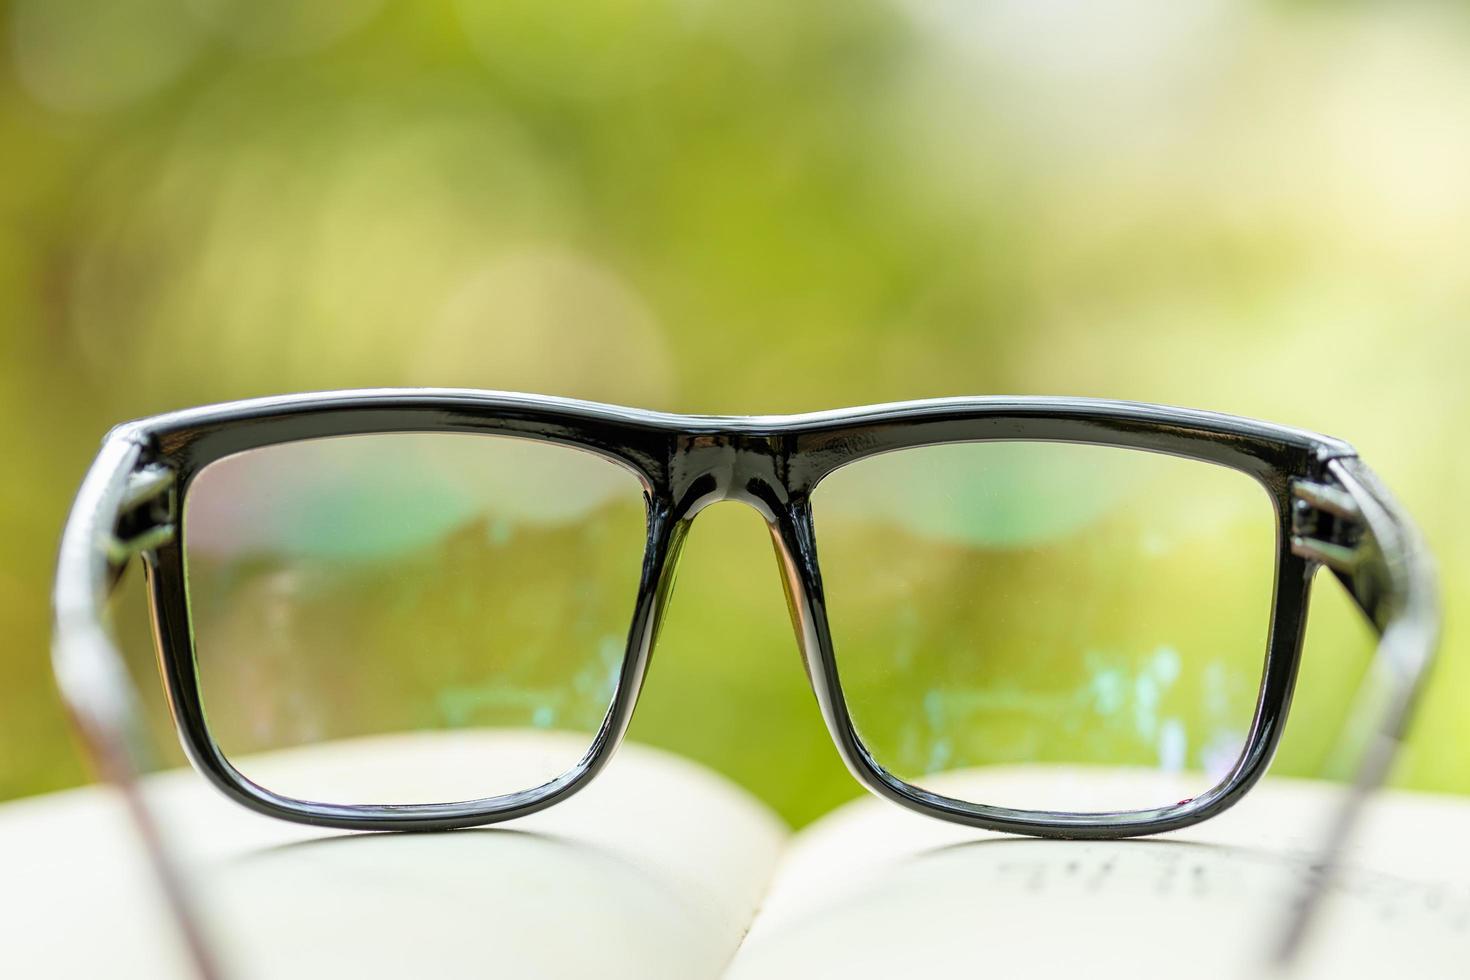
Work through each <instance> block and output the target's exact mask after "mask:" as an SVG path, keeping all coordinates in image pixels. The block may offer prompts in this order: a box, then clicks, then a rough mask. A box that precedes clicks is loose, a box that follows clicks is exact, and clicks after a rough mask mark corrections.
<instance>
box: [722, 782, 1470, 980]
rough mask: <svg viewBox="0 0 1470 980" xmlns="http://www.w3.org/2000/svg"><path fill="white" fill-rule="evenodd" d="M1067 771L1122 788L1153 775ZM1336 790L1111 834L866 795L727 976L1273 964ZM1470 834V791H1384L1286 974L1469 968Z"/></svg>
mask: <svg viewBox="0 0 1470 980" xmlns="http://www.w3.org/2000/svg"><path fill="white" fill-rule="evenodd" d="M1037 778H1038V774H1036V773H1035V772H1029V773H1026V772H1015V771H1005V770H1000V771H992V772H990V773H988V774H986V775H972V776H957V777H947V779H946V788H947V790H948V791H949V792H950V793H951V794H953V795H960V796H964V794H965V793H967V792H972V793H981V794H983V795H982V796H980V797H972V798H989V799H1004V798H1006V796H1007V795H1011V796H1012V798H1014V791H1016V790H1017V789H1022V790H1025V791H1034V790H1035V789H1036V779H1037ZM1067 778H1068V779H1069V780H1071V781H1072V782H1071V785H1072V787H1073V788H1075V785H1076V783H1075V780H1077V779H1084V780H1086V779H1095V780H1105V781H1106V785H1102V786H1099V787H1098V788H1099V792H1100V793H1101V794H1103V795H1106V794H1107V793H1109V792H1117V793H1119V794H1121V797H1122V798H1127V797H1128V796H1130V795H1132V794H1133V792H1134V788H1133V787H1130V786H1129V785H1128V783H1129V782H1130V781H1131V782H1135V783H1137V782H1147V781H1148V780H1149V779H1150V777H1149V776H1147V775H1140V774H1138V773H1117V774H1109V773H1107V772H1106V771H1104V772H1102V773H1086V772H1083V773H1075V772H1074V773H1072V774H1071V775H1070V776H1068V777H1067ZM1012 783H1014V784H1015V785H1008V784H1012ZM1019 783H1025V785H1024V786H1020V785H1019ZM1340 793H1341V788H1340V787H1335V786H1331V785H1328V784H1315V783H1304V782H1291V781H1278V780H1267V781H1265V782H1264V783H1262V784H1260V785H1259V786H1257V787H1256V788H1255V789H1254V790H1252V791H1251V793H1250V794H1248V795H1247V796H1246V798H1245V799H1244V800H1242V801H1241V802H1240V803H1239V804H1238V805H1237V806H1236V807H1234V808H1233V809H1232V810H1230V811H1228V812H1227V813H1225V814H1223V815H1221V816H1219V817H1216V818H1214V819H1212V820H1209V821H1206V822H1205V823H1203V824H1200V825H1198V826H1197V827H1194V828H1191V829H1189V830H1185V831H1180V832H1176V833H1174V834H1170V835H1166V836H1163V837H1159V838H1150V839H1144V840H1132V841H1106V842H1086V841H1041V840H1033V839H1025V838H1017V837H1009V836H1005V835H1000V834H990V833H986V832H983V831H975V830H969V829H966V828H964V827H959V826H955V825H952V824H946V823H942V822H940V821H937V820H930V819H925V818H924V817H922V816H919V815H917V814H913V813H910V812H907V811H905V810H903V809H901V808H899V807H896V806H894V805H893V804H891V803H888V802H886V801H882V800H878V799H866V800H860V801H857V802H855V803H852V804H849V805H848V806H846V807H843V808H842V809H840V810H838V811H836V812H835V813H833V814H831V815H829V816H828V817H826V818H824V819H823V820H821V821H819V822H818V823H816V824H814V825H812V826H811V827H808V828H806V829H805V830H803V831H802V832H801V833H799V834H798V835H797V837H796V838H795V840H794V841H793V843H792V845H791V847H790V849H789V851H788V854H787V857H786V859H785V860H784V861H783V863H782V867H781V870H780V871H779V872H778V874H777V879H776V883H775V885H774V886H773V888H772V890H771V892H770V893H769V894H768V896H767V899H766V902H765V903H764V904H763V907H762V909H761V911H760V913H759V914H758V916H757V918H756V922H755V924H754V926H753V928H752V930H751V933H750V935H749V936H747V938H746V941H745V943H744V944H743V945H742V947H741V950H740V952H739V953H738V954H737V956H736V959H735V961H734V963H733V964H732V967H731V969H730V970H729V972H728V974H727V977H728V978H729V980H752V978H783V977H816V976H840V977H843V978H867V977H874V978H877V977H884V978H892V977H904V976H915V975H922V974H924V973H925V972H927V971H933V972H934V973H935V975H941V976H971V975H982V974H988V975H993V976H1002V977H1029V978H1041V980H1045V978H1051V977H1056V978H1063V977H1066V978H1071V977H1075V976H1085V977H1088V978H1089V980H1110V978H1119V980H1121V978H1128V980H1137V978H1138V977H1140V976H1143V977H1155V976H1157V977H1165V976H1188V977H1190V978H1191V980H1195V978H1199V980H1208V978H1225V977H1230V978H1236V977H1261V976H1267V975H1269V974H1268V969H1267V967H1268V957H1267V952H1268V948H1269V944H1270V942H1271V940H1272V939H1274V938H1275V937H1277V936H1278V935H1279V933H1280V929H1281V925H1282V918H1283V916H1284V913H1285V910H1286V908H1287V906H1288V903H1289V902H1290V901H1291V900H1293V899H1294V898H1295V897H1296V896H1297V895H1299V894H1300V892H1301V887H1302V881H1303V875H1304V874H1306V873H1307V872H1306V870H1305V869H1306V868H1307V865H1308V863H1309V862H1310V860H1311V857H1312V856H1313V855H1314V854H1315V850H1314V848H1315V844H1316V840H1317V834H1318V832H1319V830H1320V828H1321V827H1322V826H1323V825H1324V821H1325V819H1326V814H1327V813H1328V812H1329V811H1330V807H1331V806H1332V805H1333V804H1334V803H1335V802H1336V801H1337V800H1338V798H1339V794H1340ZM1133 798H1135V799H1136V798H1138V796H1136V795H1133ZM1143 798H1150V797H1149V796H1148V795H1147V791H1145V794H1144V796H1143ZM1467 833H1470V801H1465V800H1462V799H1458V798H1450V797H1433V796H1426V795H1416V794H1405V793H1392V794H1384V795H1383V796H1382V797H1381V798H1380V799H1379V800H1377V801H1376V802H1375V803H1374V804H1373V805H1372V809H1371V812H1370V815H1369V817H1368V819H1367V821H1366V826H1365V827H1364V828H1363V833H1362V834H1361V835H1360V836H1359V838H1358V841H1357V844H1356V846H1355V848H1354V850H1353V852H1352V853H1351V854H1350V855H1349V865H1350V867H1349V868H1348V870H1347V872H1346V873H1345V874H1344V876H1343V879H1342V884H1341V886H1340V887H1338V888H1336V889H1334V891H1333V894H1332V897H1331V900H1330V904H1329V905H1328V906H1327V907H1326V909H1325V914H1324V915H1323V916H1322V917H1321V919H1320V921H1319V923H1318V926H1319V928H1317V929H1316V930H1315V931H1314V933H1313V935H1312V941H1311V943H1310V945H1309V946H1308V947H1307V948H1306V949H1305V950H1304V955H1303V956H1302V957H1301V959H1300V961H1299V962H1298V964H1297V969H1296V970H1295V971H1293V972H1291V973H1290V974H1288V975H1290V976H1301V977H1311V978H1328V977H1331V978H1334V980H1351V978H1356V977H1381V976H1402V977H1415V978H1420V977H1424V978H1433V977H1465V976H1470V844H1467V843H1466V836H1467Z"/></svg>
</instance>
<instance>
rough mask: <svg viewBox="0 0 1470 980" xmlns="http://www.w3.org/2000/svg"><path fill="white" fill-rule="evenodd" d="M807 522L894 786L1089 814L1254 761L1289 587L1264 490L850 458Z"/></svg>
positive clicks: (1178, 478)
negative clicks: (1269, 650) (1266, 680)
mask: <svg viewBox="0 0 1470 980" xmlns="http://www.w3.org/2000/svg"><path fill="white" fill-rule="evenodd" d="M813 512H814V515H815V523H816V533H817V546H818V552H819V555H820V560H821V568H822V580H823V585H824V590H825V594H826V600H827V608H828V616H829V619H830V623H831V630H832V637H833V645H834V648H835V655H836V660H837V673H838V678H839V682H840V683H841V686H842V693H843V697H844V700H845V702H846V704H847V707H848V711H849V713H850V715H851V718H852V721H853V725H854V727H855V728H856V730H857V733H858V736H859V739H860V740H861V742H862V743H863V745H864V747H865V748H866V749H867V751H868V753H869V754H870V755H871V756H872V757H873V759H874V761H876V762H877V763H878V765H880V766H881V767H883V768H884V769H886V770H887V771H888V772H889V773H891V774H892V775H894V776H897V777H898V778H899V779H902V780H904V781H906V782H908V783H910V784H913V785H915V786H918V787H920V788H924V789H929V790H931V791H933V792H938V793H941V794H943V795H946V796H951V797H955V798H959V799H962V800H965V801H966V802H973V803H984V804H989V805H994V806H1001V807H1009V808H1012V809H1020V810H1050V811H1057V812H1079V813H1084V812H1099V811H1110V810H1119V809H1124V810H1137V809H1150V808H1153V807H1159V806H1167V805H1170V804H1175V803H1179V802H1181V801H1184V800H1187V799H1191V798H1193V797H1196V796H1199V795H1201V794H1202V793H1204V792H1206V791H1207V790H1209V789H1210V788H1211V787H1213V786H1216V785H1218V784H1219V783H1220V782H1221V781H1222V780H1223V779H1224V777H1225V776H1227V775H1228V774H1229V772H1230V771H1231V769H1232V768H1233V766H1234V765H1235V763H1236V762H1237V761H1238V759H1239V757H1240V754H1241V751H1242V749H1243V748H1244V745H1245V741H1246V736H1247V732H1248V731H1249V728H1250V724H1251V720H1252V717H1253V714H1254V710H1255V704H1256V698H1257V694H1258V691H1259V687H1260V679H1261V674H1262V668H1263V665H1264V661H1265V649H1266V639H1267V632H1268V629H1269V619H1270V608H1271V596H1272V589H1273V584H1274V583H1273V577H1274V571H1273V570H1274V564H1273V561H1274V553H1275V533H1276V530H1275V528H1276V520H1275V511H1274V508H1273V506H1272V504H1271V501H1270V498H1269V497H1268V496H1267V495H1266V494H1265V492H1264V491H1263V489H1262V487H1261V486H1260V485H1259V484H1257V483H1256V482H1255V480H1254V479H1252V478H1251V477H1249V476H1247V475H1245V474H1243V473H1239V472H1236V471H1233V470H1228V469H1225V468H1223V467H1219V466H1213V465H1210V464H1206V463H1201V462H1197V461H1192V460H1183V459H1177V458H1174V457H1170V456H1164V455H1159V454H1153V453H1145V452H1141V451H1136V450H1127V449H1116V448H1111V447H1100V446H1084V445H1071V444H1065V443H1039V442H992V443H961V444H949V445H939V446H926V447H921V448H915V449H907V450H901V451H897V452H892V453H886V454H883V455H879V456H874V457H871V458H868V459H864V460H859V461H858V462H856V463H852V464H849V465H847V466H844V467H842V468H841V469H839V470H837V471H835V472H834V473H832V474H831V475H829V476H828V477H826V478H825V479H824V480H823V481H822V482H821V483H820V484H819V485H818V486H817V488H816V490H815V492H814V494H813ZM1098 767H1111V768H1112V769H1113V770H1114V771H1113V772H1112V773H1102V772H1100V771H1099V769H1098ZM1121 770H1128V771H1127V772H1126V774H1125V773H1124V772H1123V771H1121ZM1125 784H1126V789H1125V788H1124V787H1125Z"/></svg>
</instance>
